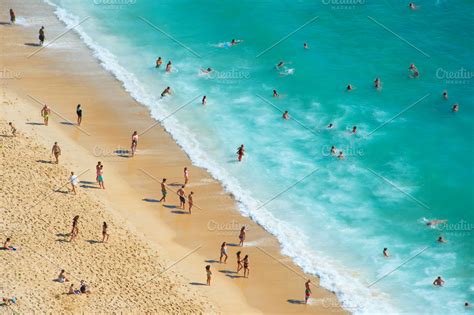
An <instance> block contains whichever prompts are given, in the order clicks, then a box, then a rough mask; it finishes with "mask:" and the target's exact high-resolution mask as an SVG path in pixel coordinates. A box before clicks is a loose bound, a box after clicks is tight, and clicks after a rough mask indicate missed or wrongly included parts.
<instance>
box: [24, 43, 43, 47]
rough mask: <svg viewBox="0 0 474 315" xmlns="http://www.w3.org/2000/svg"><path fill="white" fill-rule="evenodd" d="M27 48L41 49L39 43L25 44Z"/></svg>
mask: <svg viewBox="0 0 474 315" xmlns="http://www.w3.org/2000/svg"><path fill="white" fill-rule="evenodd" d="M25 46H32V47H41V45H40V44H39V43H25Z"/></svg>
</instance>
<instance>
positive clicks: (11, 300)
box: [2, 296, 17, 306]
mask: <svg viewBox="0 0 474 315" xmlns="http://www.w3.org/2000/svg"><path fill="white" fill-rule="evenodd" d="M16 301H17V299H16V297H14V296H13V297H11V298H2V302H3V305H5V306H10V305H12V304H16Z"/></svg>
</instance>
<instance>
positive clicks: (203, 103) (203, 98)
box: [201, 95, 207, 105]
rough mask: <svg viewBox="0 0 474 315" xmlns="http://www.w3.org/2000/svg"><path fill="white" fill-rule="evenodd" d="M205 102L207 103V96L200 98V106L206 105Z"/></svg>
mask: <svg viewBox="0 0 474 315" xmlns="http://www.w3.org/2000/svg"><path fill="white" fill-rule="evenodd" d="M206 102H207V96H206V95H204V96H203V97H202V101H201V103H202V105H206Z"/></svg>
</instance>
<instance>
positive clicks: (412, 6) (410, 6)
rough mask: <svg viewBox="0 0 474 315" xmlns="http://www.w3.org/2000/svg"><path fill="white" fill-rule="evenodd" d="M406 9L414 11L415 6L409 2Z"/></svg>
mask: <svg viewBox="0 0 474 315" xmlns="http://www.w3.org/2000/svg"><path fill="white" fill-rule="evenodd" d="M408 7H409V8H410V9H412V10H416V6H415V4H414V3H411V2H410V3H409V4H408Z"/></svg>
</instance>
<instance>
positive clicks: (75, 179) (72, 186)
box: [69, 172, 79, 195]
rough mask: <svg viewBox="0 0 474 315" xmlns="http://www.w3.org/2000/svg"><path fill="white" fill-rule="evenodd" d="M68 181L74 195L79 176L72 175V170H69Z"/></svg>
mask: <svg viewBox="0 0 474 315" xmlns="http://www.w3.org/2000/svg"><path fill="white" fill-rule="evenodd" d="M69 181H70V182H71V188H72V192H73V193H74V195H77V192H76V186H77V185H79V178H78V177H77V176H76V175H74V172H71V177H70V178H69Z"/></svg>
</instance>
